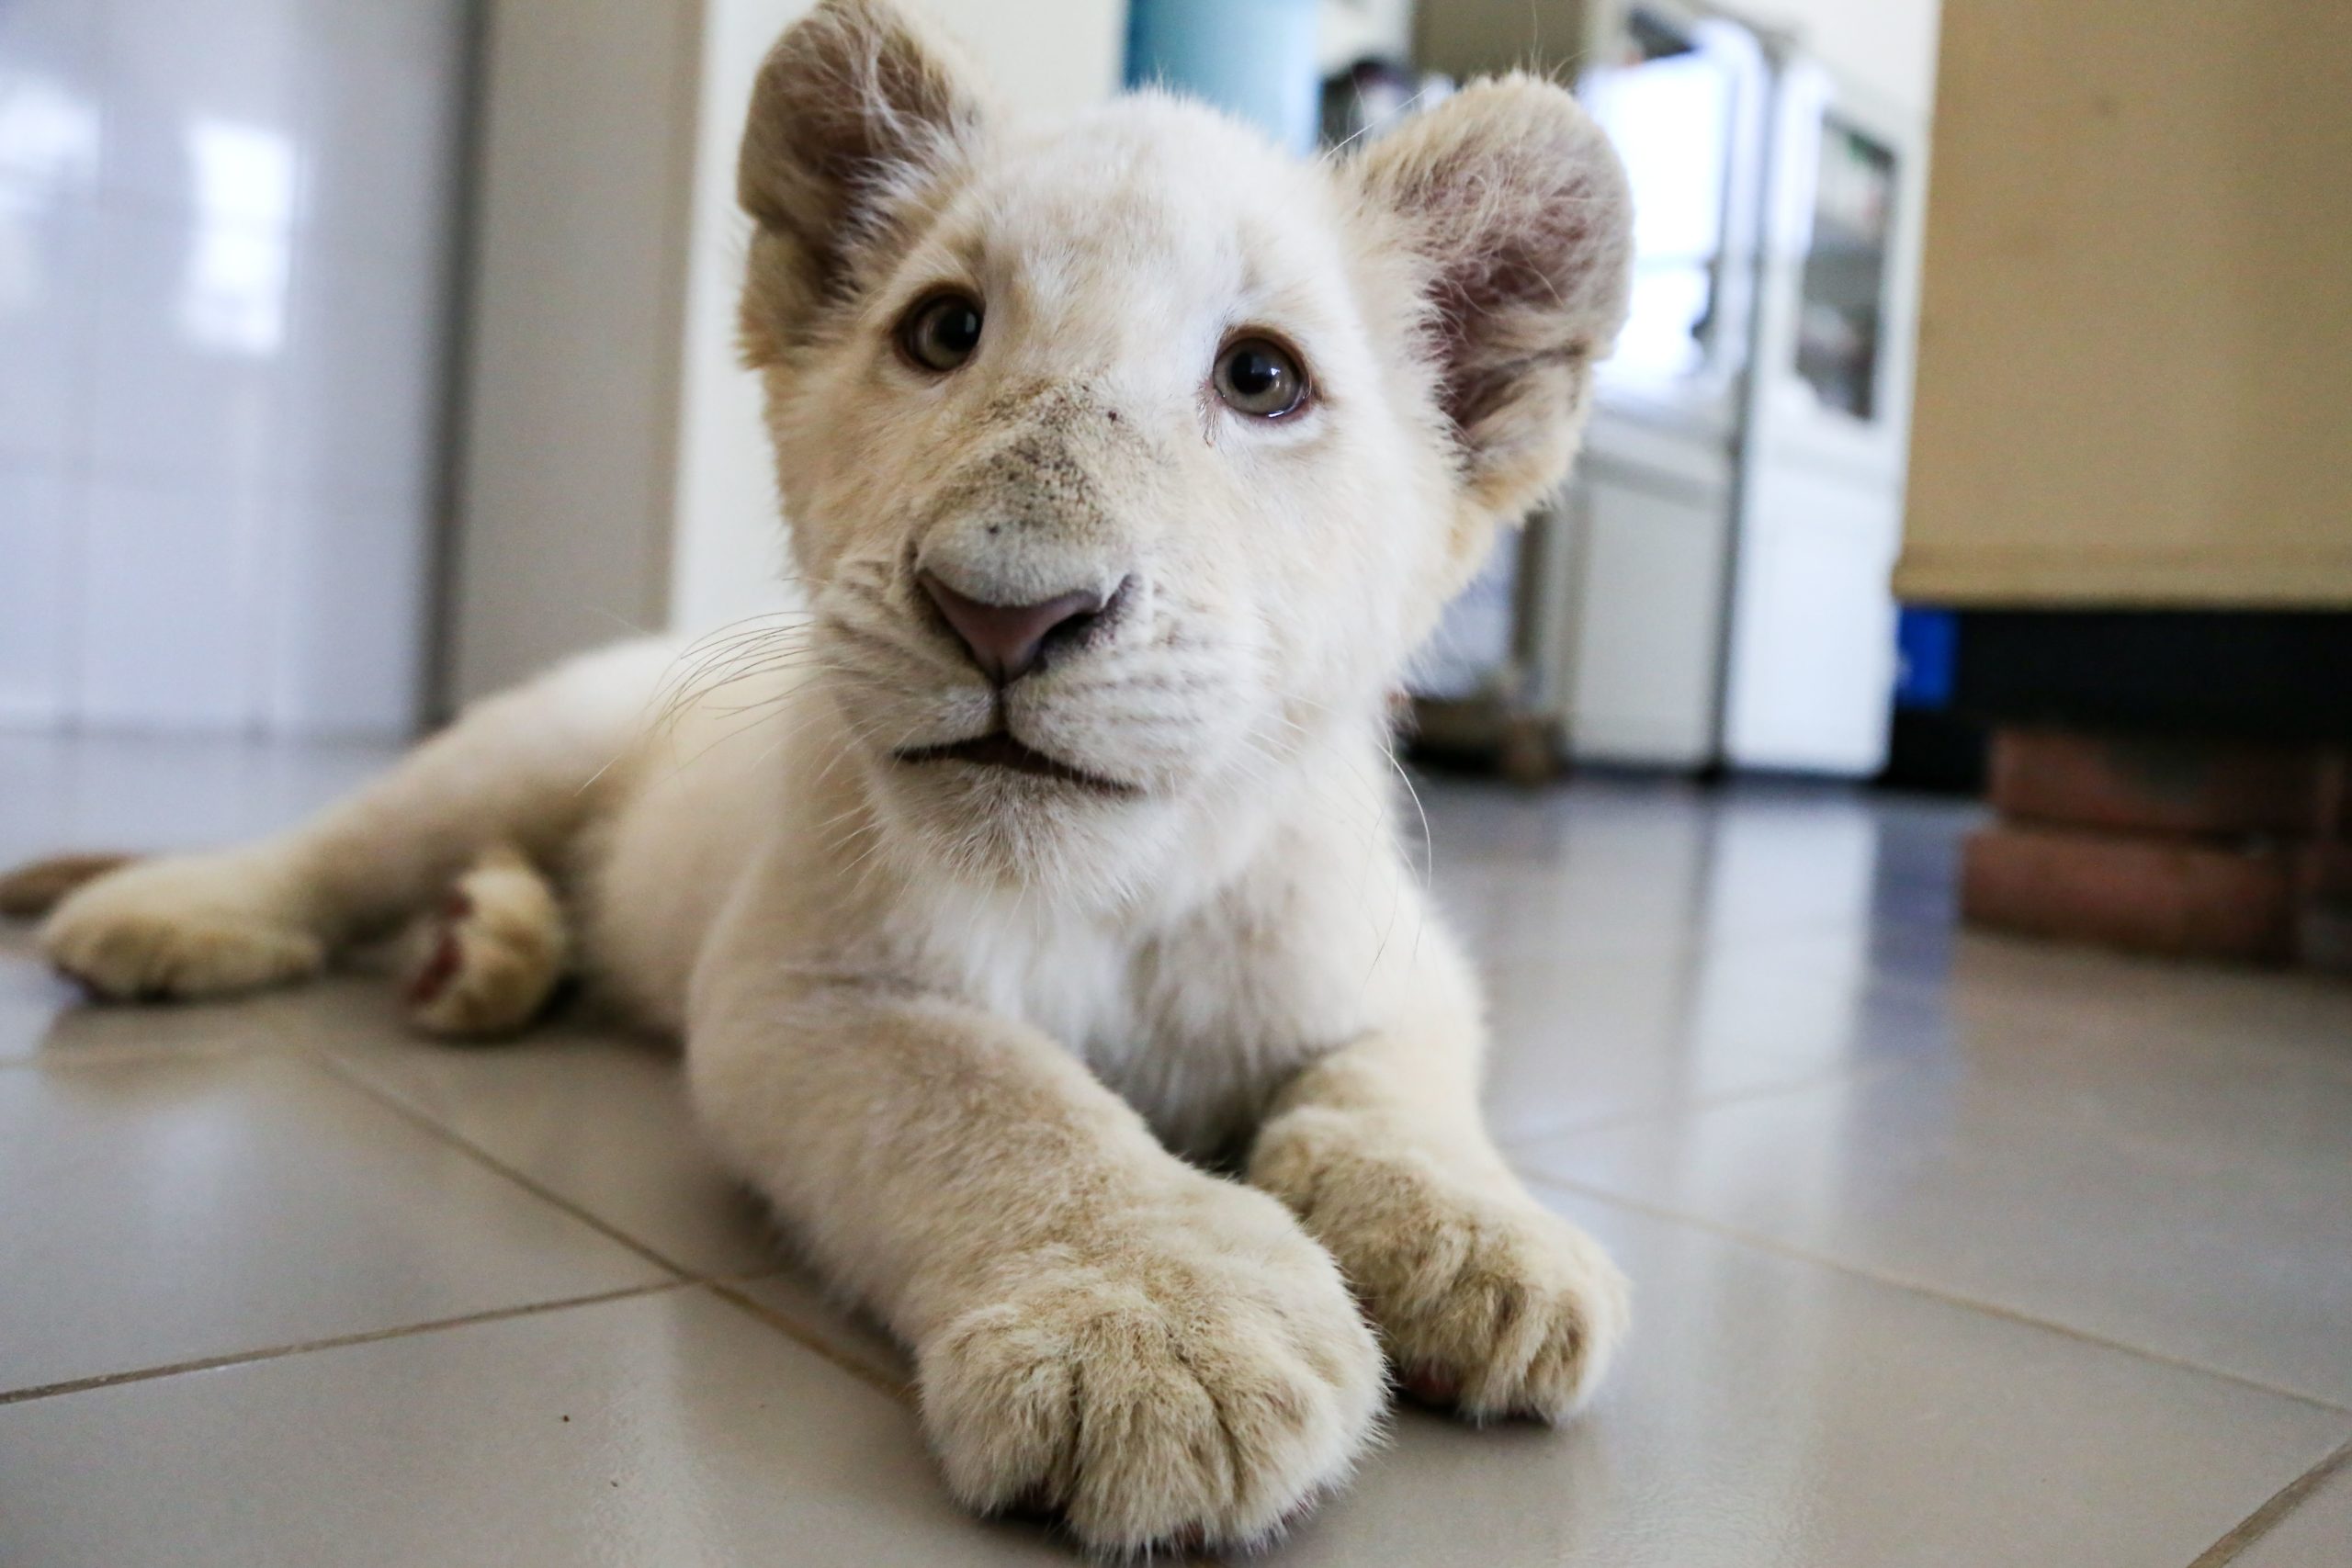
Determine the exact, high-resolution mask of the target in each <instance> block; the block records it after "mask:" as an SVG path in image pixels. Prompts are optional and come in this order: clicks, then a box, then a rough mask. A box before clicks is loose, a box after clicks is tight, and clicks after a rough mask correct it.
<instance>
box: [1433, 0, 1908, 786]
mask: <svg viewBox="0 0 2352 1568" xmlns="http://www.w3.org/2000/svg"><path fill="white" fill-rule="evenodd" d="M1579 92H1580V94H1581V96H1583V97H1584V98H1585V100H1586V102H1587V104H1588V105H1589V107H1591V109H1592V111H1593V113H1594V116H1595V117H1596V118H1598V119H1599V120H1600V122H1601V123H1602V124H1603V125H1604V126H1605V127H1606V128H1607V129H1608V130H1609V131H1610V133H1611V138H1612V139H1613V140H1614V141H1616V143H1617V145H1618V147H1619V149H1620V151H1621V152H1623V155H1624V157H1625V160H1626V165H1627V170H1628V173H1629V175H1631V178H1632V181H1633V186H1634V209H1635V254H1636V259H1635V276H1634V298H1633V310H1632V314H1631V317H1630V319H1629V321H1628V322H1627V324H1626V328H1625V331H1624V333H1623V335H1622V336H1621V338H1620V339H1619V344H1618V348H1617V352H1616V354H1615V355H1613V356H1612V357H1611V359H1610V360H1609V361H1608V362H1607V363H1606V364H1604V365H1603V366H1602V367H1600V376H1599V378H1598V388H1597V392H1598V397H1597V408H1596V412H1595V414H1594V418H1593V422H1592V425H1591V428H1590V430H1589V434H1588V436H1587V439H1586V444H1585V452H1584V456H1583V457H1581V458H1580V459H1579V460H1578V463H1577V471H1576V474H1575V476H1574V477H1573V478H1572V479H1571V480H1570V482H1569V484H1568V485H1567V487H1566V490H1565V491H1564V492H1563V494H1562V495H1561V497H1560V498H1559V500H1558V501H1557V502H1555V504H1553V505H1552V506H1551V507H1549V508H1546V509H1545V510H1544V511H1543V512H1541V513H1538V514H1537V516H1536V517H1535V518H1533V519H1532V520H1531V523H1530V525H1529V528H1528V531H1527V533H1526V535H1525V536H1524V538H1523V539H1522V540H1521V541H1519V542H1517V543H1516V544H1514V545H1510V546H1507V547H1506V549H1505V551H1504V552H1503V553H1502V554H1501V555H1500V556H1498V559H1497V560H1496V562H1494V563H1493V564H1492V565H1491V566H1490V567H1489V569H1488V570H1487V573H1486V574H1485V575H1484V576H1482V578H1481V579H1480V580H1479V581H1478V582H1477V583H1476V584H1474V585H1473V587H1472V588H1471V589H1470V590H1469V591H1468V592H1465V593H1464V596H1463V598H1462V599H1461V600H1460V601H1458V602H1457V604H1456V605H1455V606H1454V607H1453V609H1452V610H1450V611H1449V613H1448V615H1447V618H1446V622H1445V625H1444V626H1443V627H1442V630H1441V634H1440V637H1439V638H1438V639H1437V643H1436V647H1435V649H1434V651H1433V655H1432V657H1431V659H1430V660H1429V663H1428V665H1427V667H1426V668H1425V670H1424V671H1422V672H1421V674H1420V677H1419V682H1418V683H1417V686H1416V691H1417V692H1418V693H1419V694H1420V695H1421V697H1422V698H1423V701H1422V702H1421V704H1420V710H1421V715H1422V724H1423V731H1424V734H1425V735H1428V736H1430V737H1432V738H1433V739H1436V740H1438V741H1439V742H1441V743H1444V742H1448V741H1454V742H1467V743H1483V744H1487V745H1491V746H1496V747H1498V748H1499V750H1500V751H1501V754H1502V757H1503V760H1504V762H1505V764H1506V766H1507V767H1508V768H1509V769H1510V771H1511V772H1513V773H1517V774H1520V775H1522V776H1536V775H1540V774H1541V773H1544V772H1547V771H1549V769H1550V767H1552V766H1553V765H1555V764H1556V761H1558V760H1559V758H1560V757H1561V756H1562V755H1565V756H1566V757H1570V758H1574V759H1577V760H1578V761H1600V762H1611V763H1627V764H1635V765H1641V766H1649V767H1664V768H1669V769H1675V770H1680V771H1698V770H1702V769H1706V768H1711V767H1713V766H1717V765H1721V764H1729V765H1732V766H1736V767H1752V768H1769V769H1782V770H1792V771H1802V772H1812V773H1833V774H1845V775H1856V776H1859V775H1863V774H1868V773H1874V772H1876V771H1877V769H1878V768H1879V767H1880V765H1881V764H1882V763H1883V758H1884V750H1885V743H1886V730H1887V725H1888V721H1889V713H1890V699H1891V694H1892V690H1893V682H1894V600H1893V598H1892V595H1891V593H1890V592H1889V589H1888V578H1889V574H1890V570H1891V568H1892V564H1893V561H1894V551H1895V546H1896V542H1897V539H1898V536H1899V534H1900V522H1901V504H1902V483H1903V468H1904V449H1905V433H1906V430H1907V426H1908V419H1909V406H1908V401H1909V396H1908V395H1909V384H1910V368H1911V339H1912V333H1911V321H1912V319H1913V310H1914V307H1915V295H1916V288H1915V283H1916V277H1917V232H1918V226H1917V215H1918V208H1919V205H1920V203H1919V200H1918V190H1919V186H1918V178H1917V175H1918V170H1917V150H1918V148H1919V145H1920V140H1921V139H1920V136H1919V133H1918V128H1917V126H1916V125H1914V124H1911V123H1909V122H1907V121H1906V120H1905V119H1904V118H1902V117H1900V116H1897V115H1894V114H1892V113H1890V112H1888V111H1886V110H1885V109H1883V108H1882V107H1877V106H1874V105H1870V104H1866V103H1865V102H1863V101H1862V100H1861V98H1860V95H1857V94H1854V93H1851V92H1849V91H1847V90H1844V89H1842V88H1841V87H1840V86H1839V85H1838V84H1837V83H1836V82H1835V81H1833V80H1832V78H1831V77H1830V76H1829V74H1828V73H1826V71H1825V70H1824V69H1823V68H1822V67H1821V66H1819V65H1818V64H1816V63H1815V62H1811V61H1810V60H1808V59H1806V58H1804V56H1802V55H1800V54H1798V53H1796V52H1794V51H1792V50H1789V49H1787V48H1786V47H1785V46H1781V45H1778V44H1775V43H1773V42H1772V41H1770V40H1769V39H1766V38H1764V37H1762V36H1761V35H1758V33H1756V32H1753V31H1751V30H1749V29H1747V28H1744V27H1741V26H1739V25H1738V24H1736V23H1733V22H1730V21H1727V20H1724V19H1723V18H1721V17H1702V16H1699V15H1696V14H1694V13H1689V12H1684V11H1680V10H1679V9H1677V8H1675V7H1674V6H1671V5H1669V4H1664V3H1658V4H1645V5H1641V6H1635V7H1634V9H1633V10H1632V11H1631V12H1630V13H1629V14H1628V17H1627V23H1626V26H1625V28H1624V29H1623V37H1622V40H1621V42H1620V44H1619V46H1618V47H1617V48H1615V49H1613V50H1611V51H1606V52H1605V53H1604V54H1603V56H1602V58H1601V59H1600V61H1599V62H1597V63H1596V64H1595V65H1594V67H1593V68H1591V69H1590V70H1589V71H1588V72H1587V73H1585V75H1584V78H1583V79H1582V81H1581V82H1580V84H1579Z"/></svg>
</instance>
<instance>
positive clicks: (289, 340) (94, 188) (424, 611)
mask: <svg viewBox="0 0 2352 1568" xmlns="http://www.w3.org/2000/svg"><path fill="white" fill-rule="evenodd" d="M467 8H468V7H467V3H466V0H0V724H8V725H35V726H40V725H77V726H82V727H86V728H172V729H190V728H195V729H213V730H251V731H295V732H307V733H330V734H331V733H379V734H386V733H397V732H400V731H401V730H404V729H405V728H408V727H409V726H410V725H411V724H412V723H413V720H414V718H415V716H416V713H417V709H418V705H419V699H420V690H421V682H422V679H423V671H424V655H425V638H426V632H427V615H428V581H427V579H428V573H429V569H430V563H431V544H432V527H431V518H430V507H431V501H432V495H433V487H434V484H435V476H436V473H437V467H436V465H437V461H438V457H437V453H436V451H435V440H436V435H437V432H438V425H439V409H440V403H441V395H442V370H443V365H444V361H445V358H446V354H445V344H444V339H445V337H446V321H447V310H446V309H445V296H446V294H447V282H448V273H449V267H448V246H449V243H450V233H451V214H452V209H453V203H454V195H455V190H454V183H455V171H456V167H457V145H456V138H457V130H458V105H459V89H460V86H461V83H462V62H463V56H464V50H465V46H466V28H465V16H466V11H467Z"/></svg>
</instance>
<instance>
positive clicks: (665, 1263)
mask: <svg viewBox="0 0 2352 1568" xmlns="http://www.w3.org/2000/svg"><path fill="white" fill-rule="evenodd" d="M306 1059H307V1060H308V1061H309V1062H310V1063H311V1065H312V1066H316V1067H317V1068H318V1069H319V1070H320V1071H322V1072H323V1073H325V1074H327V1075H328V1076H329V1077H333V1078H334V1079H335V1080H336V1081H337V1082H338V1083H341V1084H343V1085H344V1086H345V1088H348V1089H356V1090H357V1091H358V1092H359V1093H361V1094H364V1095H366V1096H367V1097H368V1099H370V1100H374V1101H375V1102H376V1103H377V1104H379V1105H381V1106H382V1107H384V1109H386V1110H387V1111H391V1112H392V1113H393V1114H394V1115H396V1116H399V1117H401V1119H402V1120H404V1121H406V1122H410V1123H411V1124H412V1125H413V1126H416V1127H419V1128H422V1129H424V1131H425V1132H427V1133H430V1134H433V1136H435V1137H436V1138H438V1139H440V1140H441V1141H442V1142H444V1143H446V1144H447V1145H450V1146H451V1147H453V1148H456V1149H458V1150H459V1151H460V1152H462V1153H463V1154H465V1155H466V1156H469V1158H471V1159H473V1160H474V1161H475V1162H477V1163H478V1164H480V1165H481V1166H483V1167H484V1168H488V1169H489V1170H492V1171H493V1172H495V1173H496V1174H498V1175H500V1176H503V1177H504V1178H505V1179H507V1180H509V1181H511V1182H513V1183H515V1185H516V1186H517V1187H520V1188H522V1189H523V1190H525V1191H526V1192H528V1193H530V1194H531V1195H532V1196H533V1197H535V1198H537V1199H539V1200H540V1201H543V1202H547V1203H550V1204H552V1205H554V1206H555V1207H556V1208H558V1209H560V1210H561V1211H563V1213H566V1214H568V1215H570V1216H571V1218H573V1219H575V1220H578V1221H579V1222H580V1223H581V1224H584V1225H586V1226H587V1227H588V1228H589V1229H591V1230H593V1231H594V1232H595V1233H596V1234H597V1235H601V1236H604V1237H605V1239H606V1240H608V1241H612V1242H616V1243H617V1244H618V1245H620V1246H622V1247H626V1248H628V1250H629V1251H631V1252H633V1253H635V1254H637V1255H638V1256H639V1258H644V1259H645V1260H646V1261H647V1262H649V1263H651V1264H653V1265H654V1266H655V1267H656V1268H660V1269H668V1270H669V1271H670V1272H671V1273H672V1274H674V1275H676V1276H677V1277H678V1278H679V1279H680V1280H692V1281H696V1282H699V1281H701V1280H704V1279H705V1278H706V1276H704V1275H703V1274H702V1273H701V1272H700V1271H699V1270H696V1269H688V1268H685V1267H684V1266H683V1265H682V1264H679V1263H677V1262H675V1261H673V1259H671V1258H666V1257H664V1256H663V1255H662V1253H660V1252H658V1251H656V1250H655V1249H654V1248H653V1247H649V1246H647V1245H646V1244H645V1243H644V1242H641V1241H639V1240H638V1239H637V1237H635V1236H633V1235H629V1234H628V1232H627V1231H625V1230H622V1229H621V1228H620V1227H619V1226H617V1225H616V1224H612V1223H611V1222H609V1221H607V1220H605V1219H604V1218H602V1217H601V1216H599V1215H597V1214H595V1213H592V1212H591V1211H589V1210H587V1209H584V1208H582V1207H581V1206H580V1205H579V1204H578V1203H575V1202H573V1201H571V1199H569V1198H566V1197H564V1196H563V1195H562V1194H561V1193H560V1192H557V1191H555V1190H552V1189H550V1188H548V1187H547V1186H546V1185H544V1184H543V1183H541V1182H540V1181H538V1180H537V1179H535V1178H533V1177H530V1176H527V1175H526V1174H524V1173H523V1172H522V1171H520V1170H518V1169H516V1168H515V1167H514V1166H511V1165H509V1164H507V1163H506V1161H504V1160H503V1159H501V1158H499V1157H498V1156H496V1155H494V1154H492V1153H491V1152H490V1151H489V1150H488V1149H485V1148H483V1147H482V1146H481V1145H479V1144H477V1143H475V1142H474V1141H473V1140H472V1139H471V1138H469V1137H467V1136H466V1135H465V1134H462V1133H459V1132H458V1131H457V1130H456V1129H455V1128H452V1127H448V1126H445V1125H444V1124H443V1123H441V1122H438V1121H435V1119H434V1118H433V1117H431V1116H428V1115H426V1114H425V1113H424V1111H420V1110H418V1109H417V1108H416V1107H415V1106H413V1105H412V1104H410V1103H409V1102H408V1101H407V1100H404V1099H402V1098H401V1096H399V1095H398V1094H395V1093H393V1092H392V1091H391V1090H390V1089H384V1088H381V1087H379V1085H377V1084H376V1083H375V1082H373V1081H372V1080H370V1079H369V1078H368V1077H365V1076H364V1075H362V1074H360V1073H357V1072H355V1071H353V1070H352V1069H351V1068H350V1067H348V1066H345V1065H344V1064H343V1063H341V1062H338V1061H336V1060H335V1059H334V1056H333V1055H330V1054H328V1053H326V1052H310V1053H306Z"/></svg>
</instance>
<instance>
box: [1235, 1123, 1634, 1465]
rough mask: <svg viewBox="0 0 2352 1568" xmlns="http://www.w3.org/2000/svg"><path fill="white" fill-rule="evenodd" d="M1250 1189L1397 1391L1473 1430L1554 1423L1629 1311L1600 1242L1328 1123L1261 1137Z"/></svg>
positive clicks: (1512, 1194)
mask: <svg viewBox="0 0 2352 1568" xmlns="http://www.w3.org/2000/svg"><path fill="white" fill-rule="evenodd" d="M1250 1179H1252V1180H1253V1181H1255V1182H1257V1183H1258V1184H1259V1185H1260V1186H1262V1187H1264V1188H1266V1189H1267V1190H1270V1191H1272V1192H1274V1193H1276V1194H1277V1195H1278V1196H1280V1197H1282V1198H1283V1200H1284V1201H1287V1202H1288V1203H1290V1205H1291V1206H1292V1208H1293V1209H1294V1210H1295V1211H1296V1212H1297V1213H1298V1214H1299V1216H1300V1218H1301V1219H1302V1220H1304V1221H1305V1222H1306V1228H1307V1229H1308V1230H1309V1231H1310V1232H1311V1233H1313V1235H1315V1236H1316V1238H1317V1240H1319V1241H1321V1242H1322V1243H1323V1245H1324V1246H1326V1247H1329V1248H1330V1249H1331V1253H1332V1255H1333V1256H1334V1257H1336V1258H1338V1259H1339V1260H1340V1267H1341V1268H1343V1269H1346V1270H1347V1274H1348V1279H1349V1280H1350V1281H1351V1283H1352V1284H1353V1285H1354V1286H1355V1289H1356V1291H1357V1293H1358V1294H1359V1295H1361V1296H1362V1297H1363V1302H1364V1306H1365V1310H1366V1311H1368V1312H1369V1313H1370V1314H1372V1317H1373V1320H1374V1322H1375V1323H1377V1324H1378V1325H1379V1326H1380V1336H1381V1339H1382V1342H1383V1343H1384V1345H1385V1347H1386V1348H1387V1351H1388V1355H1389V1359H1390V1360H1391V1361H1392V1362H1393V1363H1394V1364H1395V1366H1396V1368H1397V1377H1398V1382H1399V1384H1400V1386H1401V1387H1402V1388H1403V1390H1404V1392H1405V1393H1408V1394H1409V1395H1411V1396H1413V1397H1415V1398H1417V1399H1419V1400H1421V1401H1422V1402H1424V1403H1428V1404H1442V1405H1447V1406H1451V1407H1452V1408H1453V1409H1455V1410H1457V1411H1458V1412H1459V1413H1461V1414H1462V1415H1464V1416H1467V1417H1469V1418H1470V1419H1472V1420H1474V1421H1486V1420H1493V1419H1498V1418H1502V1417H1508V1416H1532V1417H1534V1418H1536V1419H1539V1420H1544V1421H1555V1422H1556V1421H1561V1420H1565V1419H1566V1418H1567V1417H1568V1416H1571V1415H1573V1414H1574V1413H1575V1411H1576V1409H1577V1406H1578V1405H1580V1404H1582V1403H1583V1402H1584V1399H1585V1397H1586V1396H1587V1395H1588V1394H1589V1393H1590V1392H1591V1391H1592V1389H1593V1387H1594V1386H1595V1385H1596V1384H1597V1383H1598V1382H1600V1378H1601V1376H1602V1374H1603V1373H1604V1372H1605V1371H1607V1369H1608V1365H1609V1361H1610V1359H1611V1357H1612V1356H1613V1355H1614V1354H1615V1353H1616V1348H1617V1345H1618V1342H1619V1341H1620V1340H1621V1339H1622V1338H1623V1336H1624V1330H1625V1324H1626V1320H1627V1318H1628V1316H1629V1314H1630V1309H1631V1301H1630V1294H1631V1292H1630V1290H1629V1288H1628V1286H1627V1284H1626V1281H1625V1277H1624V1275H1623V1274H1622V1273H1621V1272H1619V1270H1618V1269H1617V1266H1616V1265H1615V1264H1613V1263H1611V1261H1610V1260H1609V1257H1608V1255H1607V1254H1606V1253H1604V1252H1602V1251H1601V1249H1600V1246H1599V1244H1597V1243H1596V1242H1594V1241H1593V1240H1592V1238H1591V1237H1589V1236H1588V1235H1585V1234H1584V1233H1583V1232H1582V1231H1580V1230H1578V1229H1577V1227H1576V1226H1574V1225H1572V1224H1568V1223H1567V1222H1566V1220H1563V1219H1561V1218H1559V1217H1558V1216H1557V1215H1555V1214H1553V1213H1548V1212H1547V1211H1545V1210H1544V1208H1543V1207H1542V1206H1541V1205H1539V1204H1538V1203H1536V1202H1535V1201H1533V1200H1532V1199H1531V1198H1527V1197H1525V1196H1523V1195H1521V1193H1520V1192H1518V1191H1517V1190H1512V1189H1509V1188H1504V1187H1501V1186H1499V1185H1498V1186H1497V1187H1495V1188H1492V1189H1489V1188H1487V1187H1486V1186H1482V1185H1480V1184H1477V1183H1475V1182H1472V1181H1468V1180H1464V1179H1461V1178H1459V1177H1456V1176H1454V1175H1453V1174H1451V1173H1449V1172H1447V1171H1445V1170H1443V1169H1442V1168H1439V1167H1438V1166H1437V1165H1436V1164H1435V1163H1434V1162H1432V1161H1430V1160H1429V1159H1427V1158H1425V1157H1418V1156H1411V1155H1406V1154H1399V1153H1397V1152H1394V1150H1393V1147H1392V1146H1384V1145H1383V1143H1382V1141H1381V1140H1379V1139H1378V1138H1377V1136H1376V1135H1373V1134H1371V1133H1370V1130H1369V1129H1366V1128H1363V1127H1361V1126H1359V1125H1357V1124H1356V1122H1355V1119H1353V1118H1351V1117H1350V1116H1348V1115H1347V1114H1345V1113H1343V1112H1337V1111H1301V1112H1294V1113H1293V1114H1291V1115H1289V1116H1286V1117H1284V1118H1283V1120H1282V1121H1281V1122H1279V1123H1278V1124H1276V1125H1274V1126H1272V1127H1270V1128H1268V1130H1267V1133H1266V1135H1265V1137H1264V1139H1263V1140H1262V1141H1261V1145H1260V1148H1259V1151H1258V1154H1257V1156H1256V1158H1255V1159H1254V1160H1253V1161H1252V1164H1251V1168H1250Z"/></svg>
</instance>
